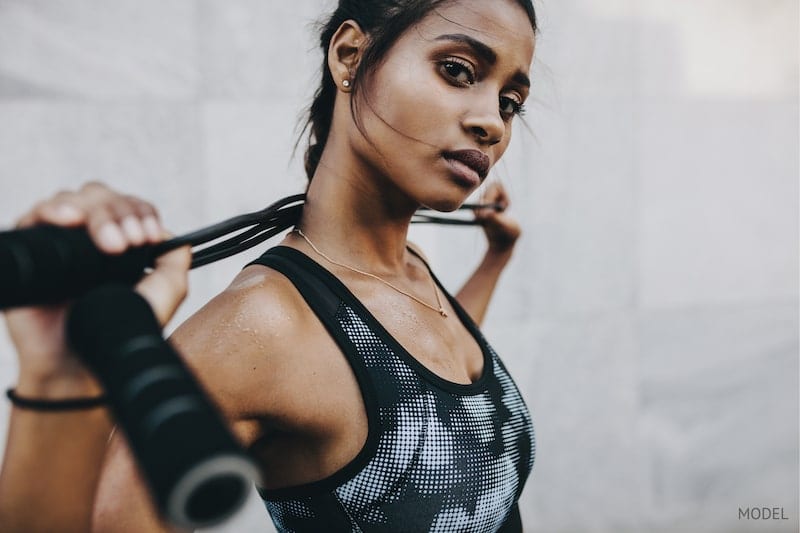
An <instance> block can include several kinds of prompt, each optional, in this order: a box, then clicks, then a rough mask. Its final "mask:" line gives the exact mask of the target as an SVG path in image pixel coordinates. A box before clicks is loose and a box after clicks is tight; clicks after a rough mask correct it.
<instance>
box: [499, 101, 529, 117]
mask: <svg viewBox="0 0 800 533" xmlns="http://www.w3.org/2000/svg"><path fill="white" fill-rule="evenodd" d="M500 114H501V115H503V116H504V117H506V118H513V117H514V116H516V115H524V114H525V106H524V105H522V104H521V103H520V102H518V101H517V100H515V99H514V98H510V97H508V96H501V97H500Z"/></svg>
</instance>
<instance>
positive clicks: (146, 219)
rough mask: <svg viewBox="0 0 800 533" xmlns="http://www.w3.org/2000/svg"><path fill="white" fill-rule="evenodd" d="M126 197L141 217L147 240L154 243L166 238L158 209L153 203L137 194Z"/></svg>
mask: <svg viewBox="0 0 800 533" xmlns="http://www.w3.org/2000/svg"><path fill="white" fill-rule="evenodd" d="M126 199H127V200H128V202H129V203H130V204H131V206H132V208H133V210H134V212H135V213H136V215H137V216H138V217H139V220H140V223H141V225H142V229H143V231H144V234H145V236H146V238H147V240H148V241H149V242H151V243H154V244H155V243H158V242H161V241H162V240H163V239H164V233H165V231H164V229H163V227H162V226H161V222H160V217H159V215H158V211H157V210H156V208H155V207H154V206H153V204H151V203H149V202H145V201H144V200H141V199H139V198H136V197H135V196H127V197H126Z"/></svg>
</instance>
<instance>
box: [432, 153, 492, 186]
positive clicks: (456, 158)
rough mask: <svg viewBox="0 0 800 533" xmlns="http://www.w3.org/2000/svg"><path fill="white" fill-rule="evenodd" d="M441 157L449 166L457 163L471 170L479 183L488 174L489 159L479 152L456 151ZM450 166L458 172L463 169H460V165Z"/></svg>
mask: <svg viewBox="0 0 800 533" xmlns="http://www.w3.org/2000/svg"><path fill="white" fill-rule="evenodd" d="M443 157H444V158H445V159H446V160H448V161H449V162H450V163H451V164H452V163H453V162H458V163H461V164H463V165H464V166H466V167H467V168H468V169H470V170H472V171H473V172H474V173H475V174H477V177H478V181H479V182H482V181H483V180H484V179H486V176H487V175H488V174H489V167H490V166H491V160H490V159H489V156H488V155H486V154H484V153H483V152H481V151H480V150H456V151H453V152H445V153H444V154H443ZM452 166H453V168H457V169H458V170H462V169H463V167H460V165H458V166H457V165H452ZM459 167H460V168H459ZM464 170H466V169H464Z"/></svg>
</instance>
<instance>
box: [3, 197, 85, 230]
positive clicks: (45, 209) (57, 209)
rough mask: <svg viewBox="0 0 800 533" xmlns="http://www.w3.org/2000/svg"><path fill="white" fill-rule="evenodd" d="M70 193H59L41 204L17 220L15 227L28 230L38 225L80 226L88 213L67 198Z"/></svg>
mask: <svg viewBox="0 0 800 533" xmlns="http://www.w3.org/2000/svg"><path fill="white" fill-rule="evenodd" d="M67 195H68V193H59V194H58V195H56V197H54V198H52V199H50V200H46V201H43V202H39V203H38V204H36V205H35V206H34V207H33V209H31V210H30V211H28V212H27V213H25V214H24V215H23V216H22V217H20V218H19V219H18V220H17V223H16V224H15V227H17V228H27V227H30V226H34V225H36V224H54V225H57V226H78V225H80V224H82V223H83V222H84V220H85V218H86V213H85V212H84V211H83V210H82V209H81V208H80V207H79V206H78V205H77V203H76V202H75V201H74V200H71V199H69V198H67Z"/></svg>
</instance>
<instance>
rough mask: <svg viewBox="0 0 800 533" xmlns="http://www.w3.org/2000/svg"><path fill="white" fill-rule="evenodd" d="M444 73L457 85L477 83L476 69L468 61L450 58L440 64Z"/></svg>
mask: <svg viewBox="0 0 800 533" xmlns="http://www.w3.org/2000/svg"><path fill="white" fill-rule="evenodd" d="M439 69H440V71H441V72H442V74H443V75H444V76H445V77H446V78H447V79H448V80H449V81H450V82H451V83H454V84H456V85H461V86H468V85H473V84H474V83H475V69H474V67H473V66H472V65H470V64H469V63H467V62H466V61H463V60H460V59H456V58H450V59H447V60H446V61H443V62H441V63H440V64H439Z"/></svg>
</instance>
